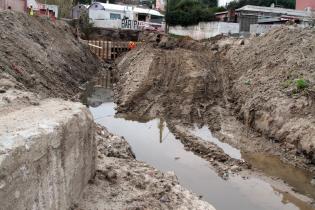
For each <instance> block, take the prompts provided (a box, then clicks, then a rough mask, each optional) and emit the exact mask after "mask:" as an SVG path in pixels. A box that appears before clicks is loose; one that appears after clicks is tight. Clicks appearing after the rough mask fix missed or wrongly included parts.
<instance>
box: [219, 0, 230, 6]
mask: <svg viewBox="0 0 315 210" xmlns="http://www.w3.org/2000/svg"><path fill="white" fill-rule="evenodd" d="M230 1H232V0H219V6H225V4H226V3H229V2H230Z"/></svg>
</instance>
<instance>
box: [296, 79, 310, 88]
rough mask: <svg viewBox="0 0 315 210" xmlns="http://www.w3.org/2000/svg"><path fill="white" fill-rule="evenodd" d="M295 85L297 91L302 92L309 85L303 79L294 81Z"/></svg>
mask: <svg viewBox="0 0 315 210" xmlns="http://www.w3.org/2000/svg"><path fill="white" fill-rule="evenodd" d="M295 85H296V88H297V89H298V90H304V89H306V88H308V86H309V83H308V82H307V81H306V80H305V79H298V80H296V81H295Z"/></svg>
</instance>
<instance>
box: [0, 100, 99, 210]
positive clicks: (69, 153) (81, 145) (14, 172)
mask: <svg viewBox="0 0 315 210" xmlns="http://www.w3.org/2000/svg"><path fill="white" fill-rule="evenodd" d="M95 151H96V149H95V137H94V123H93V118H92V116H91V114H90V112H89V111H88V110H87V109H86V108H85V107H84V106H83V105H82V104H80V103H73V102H67V101H63V100H58V99H48V100H44V101H41V102H40V105H39V106H28V107H25V108H22V109H19V110H17V111H15V112H9V113H7V114H3V113H2V114H1V116H0V203H1V206H0V209H1V210H8V209H14V210H19V209H21V210H22V209H23V210H25V209H32V210H35V209H47V210H48V209H56V210H57V209H68V208H69V207H70V206H71V205H72V203H73V202H75V201H77V200H78V199H79V197H80V194H81V192H82V191H83V189H84V187H85V185H86V184H87V182H88V180H89V179H90V178H91V177H92V176H93V174H94V172H95Z"/></svg>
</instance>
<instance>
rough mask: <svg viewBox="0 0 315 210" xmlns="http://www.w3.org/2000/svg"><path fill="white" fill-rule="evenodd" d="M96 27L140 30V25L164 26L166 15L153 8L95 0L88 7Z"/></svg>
mask: <svg viewBox="0 0 315 210" xmlns="http://www.w3.org/2000/svg"><path fill="white" fill-rule="evenodd" d="M88 12H89V18H90V20H91V22H93V23H94V26H95V27H100V28H116V29H132V30H138V29H139V26H145V27H148V24H149V26H150V27H154V28H159V27H162V21H163V19H164V16H163V15H162V14H161V13H160V12H158V11H156V10H153V9H148V8H140V7H136V6H133V5H119V4H109V3H99V2H95V3H93V4H91V6H90V7H89V9H88Z"/></svg>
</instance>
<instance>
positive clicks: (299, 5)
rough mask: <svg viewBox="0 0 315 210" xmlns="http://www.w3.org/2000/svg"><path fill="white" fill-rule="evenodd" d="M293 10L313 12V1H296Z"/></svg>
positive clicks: (314, 7)
mask: <svg viewBox="0 0 315 210" xmlns="http://www.w3.org/2000/svg"><path fill="white" fill-rule="evenodd" d="M295 9H297V10H312V11H315V1H314V0H296V7H295Z"/></svg>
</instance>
